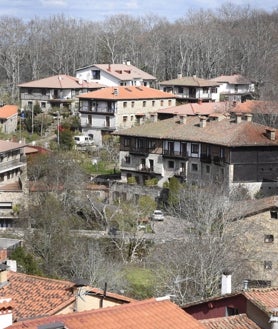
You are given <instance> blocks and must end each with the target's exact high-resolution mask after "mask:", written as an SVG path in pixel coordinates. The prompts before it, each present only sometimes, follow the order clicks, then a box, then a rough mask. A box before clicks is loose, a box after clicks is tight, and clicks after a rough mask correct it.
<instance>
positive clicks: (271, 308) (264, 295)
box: [243, 287, 278, 314]
mask: <svg viewBox="0 0 278 329" xmlns="http://www.w3.org/2000/svg"><path fill="white" fill-rule="evenodd" d="M243 294H244V296H245V297H246V298H247V299H248V300H250V301H251V302H252V303H254V304H256V305H257V306H258V307H259V308H260V309H261V310H263V311H265V312H266V313H268V314H272V313H275V314H276V313H277V310H278V288H277V287H276V288H274V287H270V288H264V289H250V290H246V291H244V292H243Z"/></svg>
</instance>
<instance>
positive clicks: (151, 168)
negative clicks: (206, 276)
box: [137, 165, 154, 173]
mask: <svg viewBox="0 0 278 329" xmlns="http://www.w3.org/2000/svg"><path fill="white" fill-rule="evenodd" d="M137 170H139V171H141V172H147V173H150V172H154V168H153V167H148V166H144V165H140V166H139V167H138V168H137Z"/></svg>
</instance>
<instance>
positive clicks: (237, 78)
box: [211, 74, 251, 85]
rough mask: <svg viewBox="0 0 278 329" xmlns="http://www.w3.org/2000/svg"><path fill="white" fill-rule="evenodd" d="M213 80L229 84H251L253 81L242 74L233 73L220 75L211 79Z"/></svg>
mask: <svg viewBox="0 0 278 329" xmlns="http://www.w3.org/2000/svg"><path fill="white" fill-rule="evenodd" d="M211 81H216V82H219V83H224V82H227V83H229V84H236V85H249V84H250V83H251V81H250V80H248V79H247V78H245V77H243V76H242V75H240V74H233V75H220V76H218V77H216V78H213V79H211Z"/></svg>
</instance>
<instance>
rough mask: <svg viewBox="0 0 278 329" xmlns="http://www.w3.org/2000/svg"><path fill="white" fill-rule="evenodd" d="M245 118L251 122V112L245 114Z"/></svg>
mask: <svg viewBox="0 0 278 329" xmlns="http://www.w3.org/2000/svg"><path fill="white" fill-rule="evenodd" d="M245 118H246V121H247V122H251V121H252V114H251V113H247V114H245Z"/></svg>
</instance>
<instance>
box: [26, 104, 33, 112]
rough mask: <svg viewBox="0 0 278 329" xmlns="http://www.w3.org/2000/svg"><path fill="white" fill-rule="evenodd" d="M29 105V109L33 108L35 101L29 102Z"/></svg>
mask: <svg viewBox="0 0 278 329" xmlns="http://www.w3.org/2000/svg"><path fill="white" fill-rule="evenodd" d="M27 106H28V109H29V110H32V107H33V102H28V105H27Z"/></svg>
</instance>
